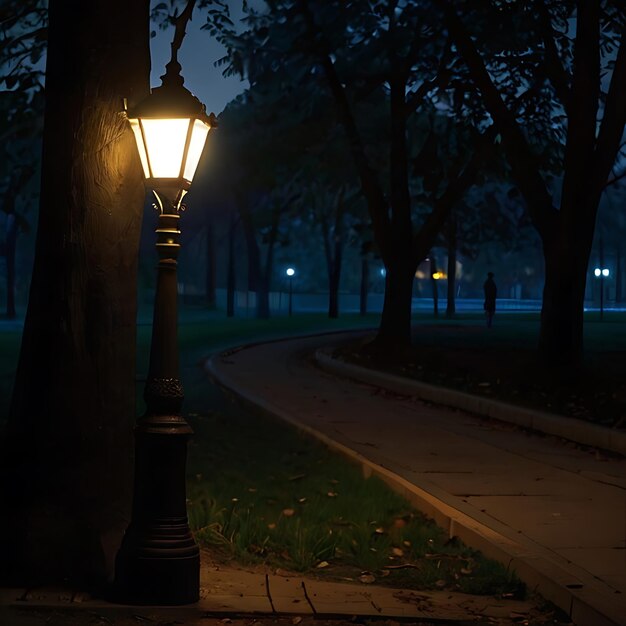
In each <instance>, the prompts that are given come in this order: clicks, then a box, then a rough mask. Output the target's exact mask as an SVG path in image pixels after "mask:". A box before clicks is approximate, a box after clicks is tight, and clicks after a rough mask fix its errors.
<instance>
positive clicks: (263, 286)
mask: <svg viewBox="0 0 626 626" xmlns="http://www.w3.org/2000/svg"><path fill="white" fill-rule="evenodd" d="M256 316H257V318H258V319H260V320H267V319H269V317H270V289H269V276H267V273H266V274H265V275H263V276H261V278H260V280H259V281H258V283H257V290H256Z"/></svg>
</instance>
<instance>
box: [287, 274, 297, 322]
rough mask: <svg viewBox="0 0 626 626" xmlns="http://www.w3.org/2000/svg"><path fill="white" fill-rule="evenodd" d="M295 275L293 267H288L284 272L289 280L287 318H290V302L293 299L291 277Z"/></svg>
mask: <svg viewBox="0 0 626 626" xmlns="http://www.w3.org/2000/svg"><path fill="white" fill-rule="evenodd" d="M295 273H296V270H294V269H293V267H288V268H287V269H286V270H285V274H287V276H288V278H289V317H291V313H292V308H291V301H292V297H293V277H294V274H295Z"/></svg>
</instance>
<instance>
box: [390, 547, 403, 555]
mask: <svg viewBox="0 0 626 626" xmlns="http://www.w3.org/2000/svg"><path fill="white" fill-rule="evenodd" d="M391 552H392V553H393V554H395V556H404V550H403V549H402V548H393V549H392V550H391Z"/></svg>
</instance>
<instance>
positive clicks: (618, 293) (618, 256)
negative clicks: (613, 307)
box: [615, 245, 622, 303]
mask: <svg viewBox="0 0 626 626" xmlns="http://www.w3.org/2000/svg"><path fill="white" fill-rule="evenodd" d="M621 301H622V247H621V246H620V245H618V246H617V248H616V249H615V302H616V303H617V302H621Z"/></svg>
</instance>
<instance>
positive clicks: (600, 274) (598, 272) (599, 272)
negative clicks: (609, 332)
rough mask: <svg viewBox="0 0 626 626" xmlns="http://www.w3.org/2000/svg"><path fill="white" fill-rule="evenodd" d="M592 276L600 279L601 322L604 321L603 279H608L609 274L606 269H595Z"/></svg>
mask: <svg viewBox="0 0 626 626" xmlns="http://www.w3.org/2000/svg"><path fill="white" fill-rule="evenodd" d="M593 274H594V276H595V277H596V278H599V279H600V320H602V319H604V279H605V278H608V277H609V274H610V272H609V269H608V268H607V267H603V268H599V267H596V268H595V269H594V270H593Z"/></svg>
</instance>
